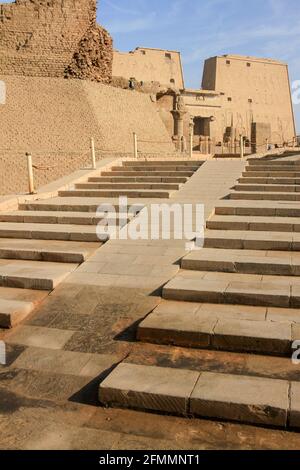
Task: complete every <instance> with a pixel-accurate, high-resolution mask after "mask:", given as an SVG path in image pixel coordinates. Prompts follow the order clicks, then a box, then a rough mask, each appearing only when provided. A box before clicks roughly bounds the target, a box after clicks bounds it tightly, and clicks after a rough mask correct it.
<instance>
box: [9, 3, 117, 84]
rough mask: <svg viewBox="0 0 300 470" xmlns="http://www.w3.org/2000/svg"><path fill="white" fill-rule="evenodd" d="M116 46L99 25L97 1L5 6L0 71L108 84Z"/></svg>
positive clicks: (11, 4) (10, 73)
mask: <svg viewBox="0 0 300 470" xmlns="http://www.w3.org/2000/svg"><path fill="white" fill-rule="evenodd" d="M112 62H113V44H112V39H111V37H110V35H109V33H108V32H107V31H106V30H105V29H104V28H102V27H101V26H98V25H97V24H96V0H16V1H15V2H14V3H10V4H0V73H1V74H4V75H21V76H40V77H68V76H71V77H74V78H87V79H92V80H97V81H99V82H104V83H106V82H109V81H110V80H111V76H112Z"/></svg>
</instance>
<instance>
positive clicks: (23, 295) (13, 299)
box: [0, 287, 48, 328]
mask: <svg viewBox="0 0 300 470" xmlns="http://www.w3.org/2000/svg"><path fill="white" fill-rule="evenodd" d="M47 296H48V291H38V290H29V289H17V288H9V287H0V328H12V327H14V326H16V325H17V324H18V323H20V322H21V321H23V320H25V318H26V317H27V316H28V315H30V313H31V312H32V311H33V310H34V309H35V308H36V307H37V306H38V305H39V304H40V303H41V302H42V301H43V300H44V299H45V297H47Z"/></svg>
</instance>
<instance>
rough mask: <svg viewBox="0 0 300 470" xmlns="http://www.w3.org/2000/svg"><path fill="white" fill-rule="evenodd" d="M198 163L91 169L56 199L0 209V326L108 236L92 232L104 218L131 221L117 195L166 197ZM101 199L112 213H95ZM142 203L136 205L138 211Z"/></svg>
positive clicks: (31, 305) (17, 317)
mask: <svg viewBox="0 0 300 470" xmlns="http://www.w3.org/2000/svg"><path fill="white" fill-rule="evenodd" d="M202 163H203V162H196V161H176V162H173V161H172V162H168V161H162V162H159V161H157V162H154V163H153V162H149V161H148V162H147V161H141V162H130V161H126V162H124V163H123V165H122V166H120V167H113V168H112V169H111V171H105V172H104V171H102V172H101V171H98V172H97V171H96V172H95V176H93V177H91V178H89V179H88V181H87V182H86V183H80V184H79V183H78V184H75V189H73V190H68V191H60V192H59V194H58V197H55V198H52V199H46V200H30V201H28V202H24V203H21V204H19V209H18V210H16V211H9V212H0V328H8V327H12V326H14V325H16V324H17V323H18V322H20V321H21V320H23V319H24V318H25V317H26V316H27V315H28V314H29V313H31V311H32V310H34V309H35V308H36V306H37V305H38V304H39V303H40V302H41V301H42V300H43V298H44V297H46V296H47V295H48V294H49V292H50V291H52V290H53V289H54V288H55V287H56V286H57V285H58V284H59V283H61V282H62V281H63V280H65V279H66V277H67V276H68V275H69V274H70V273H71V272H73V271H74V270H76V269H77V267H78V265H79V264H81V263H83V262H84V261H85V260H86V259H88V258H89V256H91V254H92V253H94V252H95V250H97V249H98V248H99V247H100V246H101V244H102V243H104V242H106V241H107V240H108V239H109V236H108V235H107V233H103V234H102V235H101V237H99V233H97V230H96V227H97V224H98V223H99V222H100V221H101V220H103V219H104V217H105V218H106V220H107V219H108V220H109V219H110V217H111V218H112V219H113V220H114V221H116V223H117V224H122V226H123V225H126V224H127V223H128V222H129V221H130V220H131V218H132V217H133V215H128V214H123V213H121V212H120V207H119V205H118V202H116V201H117V199H116V198H117V197H119V196H127V197H129V198H138V199H140V198H146V197H147V198H166V199H168V198H169V197H170V196H171V194H172V193H173V192H174V191H176V190H178V189H179V188H180V186H181V185H182V184H184V183H185V182H187V180H188V179H189V177H191V176H192V175H193V174H194V172H195V171H197V170H198V169H199V167H200V166H201V164H202ZM105 203H108V204H109V207H114V209H115V213H110V212H106V209H105V208H104V209H103V212H99V211H98V207H99V205H100V204H101V205H102V204H105ZM142 207H143V206H142V205H141V204H137V211H139V210H140V209H141V208H142ZM107 210H110V209H109V208H107Z"/></svg>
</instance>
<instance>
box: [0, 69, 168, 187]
mask: <svg viewBox="0 0 300 470" xmlns="http://www.w3.org/2000/svg"><path fill="white" fill-rule="evenodd" d="M0 80H2V81H4V82H5V85H6V89H7V96H6V103H5V104H4V105H0V194H9V193H15V192H24V191H26V189H27V176H26V158H25V153H26V152H31V153H32V156H33V161H34V163H35V164H37V165H38V166H42V167H49V169H46V170H37V171H35V177H36V182H37V186H38V187H40V186H42V185H44V184H46V183H48V182H50V181H53V180H55V179H57V178H59V177H61V176H64V175H67V174H69V173H71V172H72V171H74V170H76V169H79V168H82V167H86V166H87V165H90V156H89V147H90V138H91V137H94V139H95V143H96V148H97V159H98V160H100V159H101V158H106V157H107V156H113V157H115V158H118V157H120V156H126V155H130V156H133V138H132V133H133V132H136V133H137V134H138V137H139V139H141V140H145V141H146V142H141V143H140V144H139V150H140V151H141V155H144V154H147V155H149V156H157V157H160V158H162V157H163V155H165V154H172V153H174V146H173V144H172V141H171V138H170V137H169V134H168V132H167V130H166V127H165V125H164V124H163V122H162V120H161V118H160V115H159V111H158V109H157V107H156V104H155V103H154V102H153V101H152V100H151V98H150V96H149V95H146V94H143V93H138V92H136V91H131V90H122V89H120V88H114V87H112V86H110V85H107V84H102V83H96V82H92V81H89V80H65V79H64V78H47V77H16V76H15V77H13V76H3V75H1V74H0Z"/></svg>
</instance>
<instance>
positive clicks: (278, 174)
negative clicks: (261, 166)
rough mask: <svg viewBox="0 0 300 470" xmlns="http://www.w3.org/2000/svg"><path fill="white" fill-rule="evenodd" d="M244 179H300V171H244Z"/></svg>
mask: <svg viewBox="0 0 300 470" xmlns="http://www.w3.org/2000/svg"><path fill="white" fill-rule="evenodd" d="M242 175H243V177H246V178H257V177H258V178H300V171H299V172H295V171H284V170H281V171H250V170H248V171H244V172H243V173H242Z"/></svg>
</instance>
